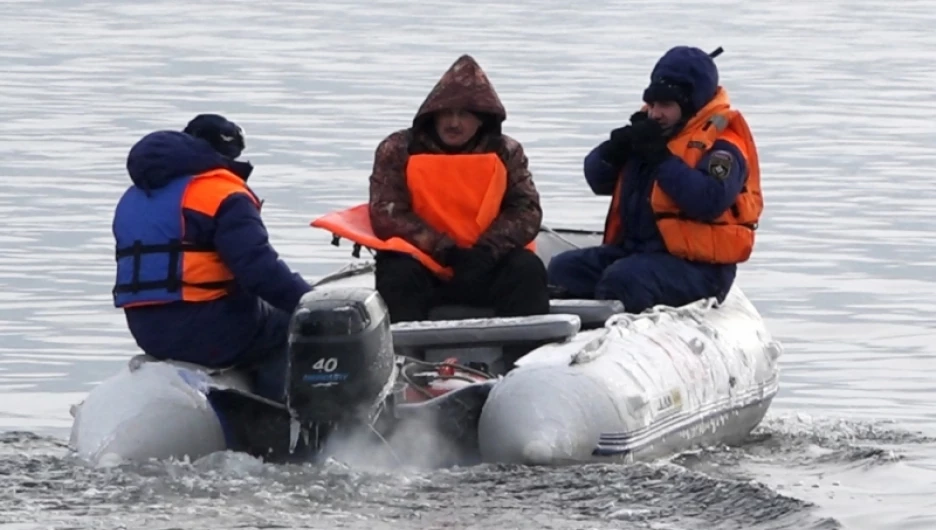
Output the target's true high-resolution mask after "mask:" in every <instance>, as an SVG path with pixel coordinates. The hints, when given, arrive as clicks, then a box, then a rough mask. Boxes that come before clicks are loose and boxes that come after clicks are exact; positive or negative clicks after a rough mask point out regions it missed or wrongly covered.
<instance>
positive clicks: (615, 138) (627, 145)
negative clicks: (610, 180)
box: [599, 112, 647, 166]
mask: <svg viewBox="0 0 936 530" xmlns="http://www.w3.org/2000/svg"><path fill="white" fill-rule="evenodd" d="M646 119H647V113H646V112H635V113H633V114H632V115H631V117H630V124H629V125H625V126H623V127H618V128H617V129H614V130H612V131H611V134H610V138H609V139H608V140H605V141H604V142H602V143H601V146H600V147H599V149H600V153H601V159H602V160H604V161H605V162H607V163H609V164H611V165H612V166H623V165H624V163H625V162H627V157H628V156H630V154H631V144H633V142H634V124H636V123H639V122H641V121H643V120H646Z"/></svg>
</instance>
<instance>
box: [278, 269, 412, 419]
mask: <svg viewBox="0 0 936 530" xmlns="http://www.w3.org/2000/svg"><path fill="white" fill-rule="evenodd" d="M394 363H395V356H394V353H393V338H392V336H391V334H390V315H389V312H388V311H387V306H386V304H385V303H384V301H383V299H382V298H381V297H380V295H379V294H378V293H377V291H375V290H373V289H366V288H360V287H349V288H338V287H335V288H324V289H320V290H313V291H311V292H309V293H306V294H305V296H303V297H302V299H301V300H300V301H299V305H298V307H297V308H296V310H295V311H294V312H293V315H292V319H291V321H290V324H289V365H288V383H287V393H286V404H287V406H288V407H289V409H290V410H291V411H292V414H293V415H294V417H295V418H296V419H297V420H299V421H300V422H301V423H302V424H303V425H306V426H308V425H311V424H324V423H338V422H341V421H344V420H349V419H362V415H363V416H366V415H367V414H368V413H370V412H372V411H373V410H374V408H375V406H376V405H377V404H378V402H379V401H380V400H381V399H382V398H383V397H384V395H385V392H386V391H387V390H388V386H389V384H390V382H391V381H390V380H391V378H392V377H393V376H394Z"/></svg>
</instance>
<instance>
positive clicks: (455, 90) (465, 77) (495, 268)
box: [369, 55, 549, 322]
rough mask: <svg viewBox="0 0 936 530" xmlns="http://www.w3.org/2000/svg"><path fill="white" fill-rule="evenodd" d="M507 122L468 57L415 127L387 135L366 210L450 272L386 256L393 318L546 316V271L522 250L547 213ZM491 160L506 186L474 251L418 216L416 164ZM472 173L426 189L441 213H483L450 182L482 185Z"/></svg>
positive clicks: (381, 255)
mask: <svg viewBox="0 0 936 530" xmlns="http://www.w3.org/2000/svg"><path fill="white" fill-rule="evenodd" d="M506 118H507V113H506V111H505V109H504V106H503V104H502V103H501V101H500V98H499V97H498V95H497V93H496V92H495V90H494V87H493V85H492V84H491V82H490V81H489V80H488V78H487V76H486V75H485V73H484V72H483V70H482V69H481V67H480V66H479V65H478V63H477V62H475V60H474V59H473V58H471V57H470V56H468V55H464V56H462V57H460V58H458V60H456V61H455V62H454V63H453V64H452V65H451V67H450V68H449V69H448V71H446V72H445V74H444V75H443V76H442V77H441V79H440V80H439V81H438V83H437V84H436V85H435V87H434V88H433V89H432V91H431V92H430V93H429V95H428V96H427V97H426V99H425V101H424V102H423V103H422V105H421V106H420V108H419V110H418V111H417V112H416V115H415V117H414V118H413V122H412V126H411V127H409V128H407V129H403V130H399V131H396V132H394V133H392V134H390V135H389V136H388V137H386V138H385V139H384V140H383V141H381V142H380V144H379V145H378V147H377V149H376V153H375V157H374V167H373V173H372V174H371V176H370V201H369V213H370V221H371V226H372V229H373V232H374V234H375V235H376V236H377V237H378V238H380V239H384V240H386V239H390V238H393V237H399V238H402V239H403V240H405V241H407V242H408V243H410V244H411V245H413V246H415V247H416V248H418V249H419V250H420V251H422V252H423V253H425V254H426V255H428V256H430V257H431V259H433V260H435V262H437V263H439V264H440V265H442V266H445V267H450V270H451V271H453V275H452V277H451V278H450V279H445V278H443V277H440V276H439V275H438V274H434V273H433V272H432V271H430V270H429V269H428V268H427V267H425V266H424V265H423V264H421V263H420V262H419V261H417V260H416V259H414V258H413V257H412V256H411V255H408V254H406V253H400V252H388V251H379V252H378V253H377V255H376V287H377V290H378V292H380V294H381V296H382V297H383V298H384V300H385V301H386V303H387V306H388V308H389V311H390V316H391V320H392V321H394V322H400V321H412V320H425V319H427V318H428V313H429V310H430V309H431V307H432V306H433V305H435V304H439V303H447V304H460V305H476V306H487V307H492V308H493V309H494V311H495V313H496V315H497V316H522V315H533V314H544V313H548V312H549V296H548V292H547V283H546V270H545V266H544V265H543V263H542V261H541V260H540V259H539V258H538V257H537V256H536V254H535V253H533V252H532V251H531V250H529V249H528V248H525V247H527V246H528V245H530V243H531V242H532V241H533V240H534V238H535V237H536V235H537V233H538V232H539V229H540V223H541V221H542V217H543V212H542V208H541V207H540V201H539V194H538V192H537V190H536V187H535V186H534V184H533V178H532V176H531V174H530V171H529V169H528V167H527V166H528V162H527V157H526V155H525V154H524V151H523V147H522V146H521V144H520V143H519V142H517V141H516V140H515V139H513V138H511V137H509V136H507V135H505V134H503V133H502V132H501V124H502V122H503V121H504V120H505V119H506ZM485 153H495V154H496V155H497V158H498V159H499V161H500V163H502V164H503V168H504V169H506V186H505V187H504V192H503V196H502V198H501V200H500V207H499V210H498V211H496V212H495V213H494V214H492V216H493V220H491V221H490V223H489V224H488V225H487V226H486V227H482V228H481V232H480V234H478V235H477V237H476V238H475V241H474V242H473V244H471V243H470V242H469V243H468V244H465V242H464V241H462V242H461V244H459V242H457V241H456V239H458V238H457V237H454V234H453V233H451V231H450V230H449V231H446V230H445V229H440V226H439V223H438V222H433V220H432V218H431V217H432V216H429V215H419V214H417V213H416V210H418V209H419V208H417V207H416V206H417V205H416V204H415V203H416V200H414V197H418V195H417V194H416V193H415V191H416V190H414V189H412V183H413V178H414V177H413V171H415V169H414V167H413V163H414V157H416V158H418V156H417V155H426V154H429V155H469V154H485ZM439 158H440V157H435V160H438V159H439ZM463 158H464V157H463ZM455 159H459V160H461V158H458V157H452V158H451V159H449V158H447V157H446V158H445V159H444V160H452V161H453V162H452V163H454V160H455ZM448 163H449V162H444V163H443V166H442V167H445V166H444V164H448ZM433 164H438V162H433ZM496 164H497V165H499V163H496ZM433 167H439V166H433ZM468 173H469V174H467V175H466V172H465V171H464V170H461V171H448V170H446V171H436V172H435V173H434V174H433V175H432V176H431V178H430V179H428V180H435V181H436V182H435V183H430V184H428V187H429V188H430V189H435V190H436V191H433V192H431V193H435V194H436V199H437V200H438V201H439V202H440V203H444V207H442V208H441V209H443V210H447V211H450V212H455V211H463V210H466V209H467V210H469V211H470V213H469V214H468V215H469V217H470V216H473V215H480V214H477V207H476V206H475V207H472V206H470V205H466V204H461V202H462V199H463V197H464V196H465V195H468V194H466V193H461V192H460V191H459V189H460V188H461V187H463V186H464V184H463V183H458V182H454V181H452V179H453V175H459V176H460V177H459V178H462V179H465V180H472V179H475V178H477V179H480V178H482V177H481V176H476V175H473V174H470V173H471V171H469V172H468ZM485 178H486V177H485ZM443 179H448V181H446V180H443ZM502 185H503V184H502ZM482 191H483V190H482ZM422 193H423V194H425V192H422ZM431 199H433V198H432V197H429V202H431ZM423 202H426V201H425V200H424V201H423ZM472 208H474V209H472ZM444 215H449V214H444ZM462 239H464V238H462Z"/></svg>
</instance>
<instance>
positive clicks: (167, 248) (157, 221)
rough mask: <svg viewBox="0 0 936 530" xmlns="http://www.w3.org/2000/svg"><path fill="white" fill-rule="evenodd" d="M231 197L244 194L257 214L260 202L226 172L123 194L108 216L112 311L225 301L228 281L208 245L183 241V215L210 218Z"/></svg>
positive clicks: (229, 275) (227, 273) (226, 271)
mask: <svg viewBox="0 0 936 530" xmlns="http://www.w3.org/2000/svg"><path fill="white" fill-rule="evenodd" d="M234 193H246V194H247V196H248V197H250V199H251V200H252V201H253V202H254V204H255V205H256V206H257V209H258V210H259V209H260V205H261V201H260V200H259V199H258V198H257V196H256V195H254V193H253V192H252V191H251V190H250V188H248V187H247V184H246V183H245V182H244V181H243V179H241V178H239V177H238V176H237V175H235V174H233V173H231V172H230V171H228V170H226V169H216V170H212V171H207V172H205V173H201V174H198V175H193V176H189V177H185V178H180V179H176V180H174V181H172V182H170V183H169V185H167V186H165V187H163V188H159V189H157V190H151V191H149V192H146V191H144V190H141V189H139V188H136V187H131V188H130V189H128V190H127V192H125V193H124V196H123V197H121V200H120V202H119V203H118V205H117V210H116V212H115V216H114V236H115V239H116V244H117V249H116V256H117V280H116V282H115V286H114V305H115V306H117V307H138V306H145V305H158V304H167V303H171V302H177V301H184V302H207V301H210V300H216V299H218V298H221V297H223V296H226V295H227V294H228V290H229V288H230V286H231V283H232V282H233V281H234V275H233V274H232V273H231V271H230V270H229V269H228V268H227V266H226V265H225V264H224V262H222V261H221V257H220V256H219V255H218V252H217V250H216V249H215V248H214V245H207V246H205V245H196V244H194V243H192V242H190V241H186V239H185V218H184V215H183V210H191V211H195V212H199V213H202V214H205V215H207V216H209V217H214V216H215V214H217V212H218V207H220V205H221V203H222V202H223V201H224V200H225V199H226V198H228V197H229V196H230V195H231V194H234Z"/></svg>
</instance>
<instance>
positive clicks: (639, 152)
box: [631, 119, 673, 166]
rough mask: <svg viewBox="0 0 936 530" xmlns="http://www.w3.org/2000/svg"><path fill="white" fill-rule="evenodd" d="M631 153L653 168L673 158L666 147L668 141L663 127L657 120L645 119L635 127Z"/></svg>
mask: <svg viewBox="0 0 936 530" xmlns="http://www.w3.org/2000/svg"><path fill="white" fill-rule="evenodd" d="M633 135H634V136H633V138H634V139H633V141H632V142H631V151H632V152H633V153H634V154H635V155H636V156H639V157H640V158H642V159H643V160H644V161H645V162H647V163H648V164H650V165H652V166H656V165H659V164H660V163H662V162H663V161H664V160H666V159H667V158H669V157H670V156H672V154H673V153H671V152H670V150H669V148H668V147H667V146H666V144H667V142H668V141H667V139H666V137H665V136H664V134H663V127H662V126H660V124H659V122H657V121H656V120H650V119H645V120H641V121H639V122H638V123H635V124H634V126H633Z"/></svg>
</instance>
